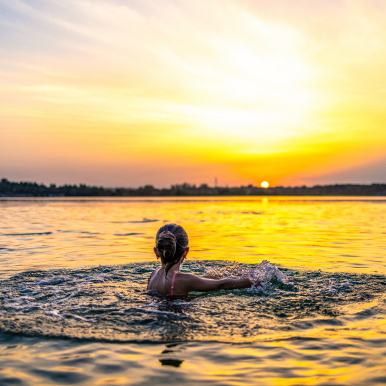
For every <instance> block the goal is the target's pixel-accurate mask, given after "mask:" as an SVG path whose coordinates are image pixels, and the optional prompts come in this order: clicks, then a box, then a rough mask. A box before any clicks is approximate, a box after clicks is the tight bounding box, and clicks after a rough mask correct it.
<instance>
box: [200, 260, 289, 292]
mask: <svg viewBox="0 0 386 386" xmlns="http://www.w3.org/2000/svg"><path fill="white" fill-rule="evenodd" d="M205 274H206V275H208V276H213V277H217V278H225V277H230V278H237V277H248V278H249V279H250V280H251V281H252V282H253V283H254V287H260V288H263V289H266V288H267V287H268V285H269V284H271V283H272V282H273V281H277V282H280V283H282V284H285V285H290V284H291V285H292V283H290V282H289V280H288V277H287V276H286V275H285V274H284V273H283V272H282V271H280V269H279V268H278V267H277V266H276V265H275V264H271V263H270V262H269V261H268V260H263V261H262V262H261V263H260V264H258V265H256V266H254V267H249V266H242V265H241V264H239V263H237V262H229V261H226V262H225V265H223V266H219V265H215V266H213V267H207V268H206V269H205Z"/></svg>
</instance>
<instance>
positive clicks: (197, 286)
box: [185, 274, 253, 292]
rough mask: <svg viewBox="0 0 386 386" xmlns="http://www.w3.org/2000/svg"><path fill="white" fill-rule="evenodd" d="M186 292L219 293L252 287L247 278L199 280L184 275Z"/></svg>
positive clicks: (198, 278) (193, 276)
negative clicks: (220, 291)
mask: <svg viewBox="0 0 386 386" xmlns="http://www.w3.org/2000/svg"><path fill="white" fill-rule="evenodd" d="M186 276H187V277H186V278H187V279H188V280H186V282H185V283H186V290H187V292H190V291H199V292H206V291H219V290H222V289H224V290H231V289H238V288H248V287H251V286H252V284H253V283H252V281H251V280H250V279H248V278H247V277H244V278H240V279H231V278H225V279H217V278H216V280H213V279H205V278H201V277H198V276H195V275H191V274H186Z"/></svg>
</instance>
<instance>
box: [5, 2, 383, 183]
mask: <svg viewBox="0 0 386 386" xmlns="http://www.w3.org/2000/svg"><path fill="white" fill-rule="evenodd" d="M385 17H386V2H385V1H383V0H366V1H357V0H163V1H157V0H66V1H62V0H47V1H44V0H24V1H21V0H0V178H7V179H9V180H11V181H32V182H39V183H46V184H48V183H56V184H65V183H68V184H79V183H86V184H90V185H98V186H106V187H138V186H143V185H148V184H151V185H154V186H155V187H159V188H161V187H170V185H172V184H180V183H184V182H187V183H190V184H198V185H199V184H201V183H206V184H209V185H210V186H213V185H214V181H215V178H217V181H218V185H219V186H227V185H228V186H239V185H249V184H253V185H260V182H261V181H264V180H266V181H268V182H269V183H270V184H271V186H278V185H284V186H297V185H307V186H312V185H315V184H335V183H365V184H368V183H386V71H385V68H386V23H385V22H384V21H385Z"/></svg>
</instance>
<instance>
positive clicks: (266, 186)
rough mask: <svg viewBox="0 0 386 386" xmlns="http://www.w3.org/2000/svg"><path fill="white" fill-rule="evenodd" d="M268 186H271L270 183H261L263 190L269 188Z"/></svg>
mask: <svg viewBox="0 0 386 386" xmlns="http://www.w3.org/2000/svg"><path fill="white" fill-rule="evenodd" d="M268 186H269V183H268V182H267V181H263V182H262V183H261V187H262V188H268Z"/></svg>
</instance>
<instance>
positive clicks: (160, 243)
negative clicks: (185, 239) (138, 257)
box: [156, 231, 177, 260]
mask: <svg viewBox="0 0 386 386" xmlns="http://www.w3.org/2000/svg"><path fill="white" fill-rule="evenodd" d="M156 248H157V250H158V253H160V254H161V255H162V257H163V258H164V259H166V260H169V259H172V258H173V257H174V255H175V253H176V249H177V239H176V236H174V235H173V233H172V232H169V231H164V232H162V233H161V234H160V235H159V236H158V239H157V245H156Z"/></svg>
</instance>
